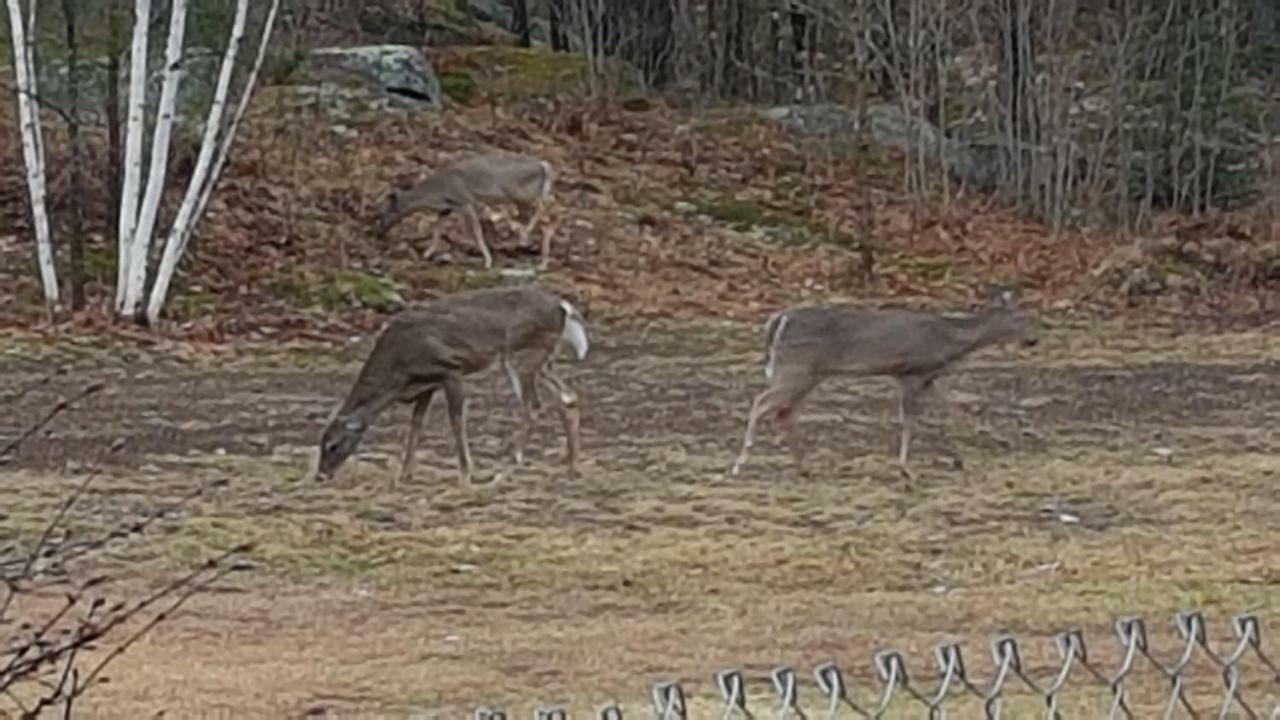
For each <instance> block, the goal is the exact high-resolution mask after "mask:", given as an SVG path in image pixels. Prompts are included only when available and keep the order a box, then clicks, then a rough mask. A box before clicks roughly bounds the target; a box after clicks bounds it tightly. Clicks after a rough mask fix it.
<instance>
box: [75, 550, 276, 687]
mask: <svg viewBox="0 0 1280 720" xmlns="http://www.w3.org/2000/svg"><path fill="white" fill-rule="evenodd" d="M252 549H253V546H252V545H251V544H248V543H245V544H243V545H237V546H236V547H233V548H231V549H230V550H227V551H226V552H224V553H222V554H221V555H219V556H217V557H214V558H211V559H209V560H207V561H205V563H204V565H202V566H201V567H199V568H197V569H196V570H193V571H191V572H190V573H188V574H187V575H185V576H183V577H181V578H178V579H177V580H174V581H173V582H171V583H169V584H168V585H166V586H165V587H163V588H161V589H160V590H157V591H156V592H155V593H153V594H152V595H151V596H150V597H148V598H146V599H144V600H143V601H142V602H140V603H138V604H137V605H136V606H134V608H133V609H132V610H130V611H129V613H128V616H129V617H133V616H135V615H137V614H139V613H141V612H142V611H143V610H145V609H147V608H148V607H150V606H151V605H154V604H155V603H157V602H159V601H160V600H163V599H164V598H165V597H168V596H170V595H173V594H174V593H177V592H179V591H180V590H181V591H182V592H181V594H179V595H178V597H177V599H176V600H174V602H172V603H171V604H170V605H169V607H168V608H167V609H165V610H162V611H161V612H159V613H157V614H156V615H154V616H152V617H151V619H149V620H148V621H147V622H146V623H145V624H143V626H142V627H140V628H138V629H137V630H136V631H134V633H133V634H132V635H130V636H129V637H128V638H127V639H125V640H124V642H121V643H120V644H119V645H117V646H116V647H114V648H112V649H111V652H109V653H107V656H106V657H104V658H103V659H102V660H101V661H99V662H98V664H97V665H96V666H94V668H93V670H92V671H91V672H90V673H89V674H88V675H87V676H85V679H84V682H83V683H81V684H80V687H79V688H77V689H76V695H77V696H78V695H83V694H84V693H85V691H87V690H88V689H89V688H91V687H92V686H93V684H94V683H95V682H96V681H97V678H98V676H99V675H100V674H101V673H102V671H103V670H104V669H106V667H107V665H108V664H109V663H111V661H113V660H115V659H116V658H118V657H120V656H121V655H123V654H124V653H125V651H126V650H128V649H129V648H130V647H132V646H133V644H134V643H136V642H137V641H138V640H140V639H142V637H143V636H144V635H146V634H147V633H148V632H150V631H151V629H152V628H154V627H155V626H156V625H158V624H160V623H161V622H163V621H164V620H165V619H166V618H167V617H168V616H169V615H170V614H171V613H173V612H174V611H175V610H177V609H178V608H180V607H182V606H183V605H184V604H186V602H187V600H190V599H191V597H192V596H193V595H195V594H196V593H198V592H200V591H202V590H204V589H205V588H207V587H209V586H210V585H212V584H213V583H215V582H217V581H218V580H221V579H222V578H224V577H226V576H227V575H229V574H231V573H233V572H238V571H241V570H245V569H247V567H248V566H246V565H244V564H242V563H233V564H231V565H227V566H223V563H224V562H226V561H227V560H229V559H231V558H232V557H235V556H237V555H243V554H245V553H247V552H249V551H250V550H252ZM211 570H213V571H215V572H214V573H213V574H212V575H211V576H210V577H207V578H205V579H204V580H200V581H197V578H199V577H200V575H202V574H204V573H206V572H209V571H211ZM120 622H123V617H121V619H120V620H119V621H116V622H112V623H110V624H109V625H108V626H107V627H106V628H105V629H106V630H109V629H110V628H112V627H114V626H115V625H118V624H119V623H120ZM104 632H105V630H104Z"/></svg>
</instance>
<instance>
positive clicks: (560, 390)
mask: <svg viewBox="0 0 1280 720" xmlns="http://www.w3.org/2000/svg"><path fill="white" fill-rule="evenodd" d="M562 342H564V343H567V344H569V345H570V346H572V348H573V350H574V352H575V354H576V355H577V357H578V359H579V360H581V359H583V358H585V357H586V355H587V350H588V347H589V342H588V339H587V326H586V321H585V320H584V319H583V317H582V315H581V314H580V313H579V312H578V310H577V309H576V308H575V307H573V305H571V304H569V303H568V302H567V301H565V300H561V299H560V298H559V297H557V296H556V295H554V294H553V293H551V292H550V291H548V290H546V289H544V288H542V287H540V286H538V285H523V286H516V287H505V288H493V289H486V290H473V291H470V292H463V293H457V294H454V295H448V296H445V297H443V298H440V299H438V300H435V301H433V302H431V303H429V304H427V305H425V306H422V307H420V308H415V309H409V310H404V311H402V312H400V313H398V314H397V315H395V316H394V317H392V318H391V320H390V321H389V322H388V323H387V326H386V328H385V329H384V330H383V331H382V333H381V335H379V337H378V339H377V341H376V342H375V344H374V346H373V350H372V351H371V352H370V354H369V357H368V358H367V359H366V360H365V363H364V367H362V368H361V369H360V374H359V375H358V376H357V377H356V380H355V383H354V385H353V386H352V388H351V391H350V392H349V393H348V394H347V398H346V400H345V401H344V402H343V403H342V406H341V407H339V408H338V410H337V412H336V414H335V415H334V417H333V419H332V420H331V421H330V422H329V425H328V427H326V428H325V430H324V434H323V435H322V437H321V439H320V460H319V464H318V466H317V470H316V479H317V480H325V479H328V478H331V477H332V476H333V473H334V472H335V471H336V470H337V469H338V467H339V466H341V465H342V463H343V462H345V461H346V459H347V458H348V457H349V456H350V455H351V454H352V453H353V452H355V449H356V446H357V445H358V444H359V442H360V438H361V437H362V436H363V435H364V432H365V430H366V429H368V427H369V425H370V423H372V422H373V420H374V418H375V417H376V416H377V415H378V413H380V412H382V410H383V409H385V408H386V407H387V406H389V405H391V404H392V403H395V402H401V403H406V404H407V403H412V404H413V415H412V417H411V419H410V421H409V434H408V437H407V439H406V440H405V448H404V462H403V464H402V465H401V469H400V477H399V482H406V481H408V480H409V478H410V477H411V475H412V473H413V465H414V453H415V451H416V450H417V444H418V436H419V434H420V433H421V431H422V421H423V417H424V416H425V415H426V412H427V408H428V407H429V406H430V404H431V399H432V398H433V397H434V396H435V394H436V393H437V392H442V393H443V394H444V398H445V403H446V404H447V406H448V414H449V425H450V428H451V429H452V432H453V439H454V444H455V445H456V447H457V453H458V469H459V473H460V475H461V478H462V481H463V482H468V481H469V480H470V479H471V471H472V462H471V451H470V449H469V446H468V443H467V426H466V397H465V394H464V391H463V382H462V381H463V378H464V377H465V376H468V375H472V374H475V373H478V372H481V371H483V370H485V369H487V368H489V367H491V366H493V364H494V363H495V362H496V363H498V364H499V365H501V366H502V368H503V369H504V370H505V371H506V373H507V376H508V377H509V378H510V380H511V385H512V387H513V388H514V389H515V394H516V400H517V404H518V410H519V413H520V423H519V425H518V427H517V430H516V433H515V437H514V439H513V443H512V444H513V449H514V451H515V459H516V462H517V464H522V463H523V462H524V448H525V443H526V442H527V440H528V436H529V430H530V428H531V426H532V424H533V413H532V410H533V409H535V408H537V407H539V406H540V405H539V401H538V395H537V385H538V383H541V384H543V385H544V386H545V387H547V388H548V389H549V390H550V391H551V392H552V394H553V395H554V396H555V398H556V401H557V405H556V410H557V412H558V414H559V415H560V419H561V422H562V424H563V426H564V432H565V435H566V443H567V449H566V460H567V462H568V465H569V472H570V474H574V473H575V471H576V463H577V458H578V430H579V412H578V405H577V403H578V396H577V394H576V393H575V392H574V391H573V390H572V389H571V388H570V387H569V386H568V385H567V384H566V383H565V382H564V381H563V380H561V379H560V378H559V377H558V376H557V375H556V374H555V373H554V372H553V371H552V369H551V363H552V360H553V357H554V355H555V352H556V350H557V349H559V347H560V344H561V343H562ZM393 485H394V483H393Z"/></svg>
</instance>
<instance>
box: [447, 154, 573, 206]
mask: <svg viewBox="0 0 1280 720" xmlns="http://www.w3.org/2000/svg"><path fill="white" fill-rule="evenodd" d="M448 170H449V172H450V175H451V177H453V178H455V179H456V185H457V186H458V187H460V188H462V189H463V191H464V192H466V193H468V194H469V195H470V196H472V197H474V198H476V199H478V200H484V201H495V200H514V201H516V202H524V203H527V202H532V201H533V200H535V199H537V198H539V197H545V196H546V195H547V194H548V193H549V192H550V184H551V172H550V165H548V164H547V163H545V162H544V161H542V160H539V159H537V158H534V157H530V156H528V155H520V154H516V153H505V152H501V153H487V154H484V155H477V156H474V157H470V158H466V159H464V160H461V161H459V162H457V163H455V164H454V165H452V166H450V167H449V168H448Z"/></svg>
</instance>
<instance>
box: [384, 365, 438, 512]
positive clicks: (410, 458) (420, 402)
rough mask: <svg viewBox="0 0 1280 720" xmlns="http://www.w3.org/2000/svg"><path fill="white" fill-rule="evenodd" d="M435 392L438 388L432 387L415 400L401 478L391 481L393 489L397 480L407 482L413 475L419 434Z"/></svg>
mask: <svg viewBox="0 0 1280 720" xmlns="http://www.w3.org/2000/svg"><path fill="white" fill-rule="evenodd" d="M435 393H436V389H435V388H431V389H430V390H427V391H426V392H424V393H422V394H421V395H419V396H418V397H417V398H416V399H415V400H414V402H413V416H412V417H411V418H410V419H409V437H408V438H406V439H405V442H404V462H402V463H400V478H399V480H395V481H392V483H391V488H392V489H393V490H394V489H395V487H396V483H397V482H400V483H407V482H409V478H410V477H412V476H413V463H414V455H415V453H416V452H417V450H418V436H419V435H420V434H421V433H422V419H423V418H424V417H425V416H426V414H427V408H429V407H431V397H432V396H433V395H435Z"/></svg>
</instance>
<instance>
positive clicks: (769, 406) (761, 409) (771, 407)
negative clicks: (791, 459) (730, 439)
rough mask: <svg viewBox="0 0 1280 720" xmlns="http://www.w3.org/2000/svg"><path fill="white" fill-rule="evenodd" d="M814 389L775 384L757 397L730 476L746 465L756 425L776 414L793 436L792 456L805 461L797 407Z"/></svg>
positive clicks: (806, 386)
mask: <svg viewBox="0 0 1280 720" xmlns="http://www.w3.org/2000/svg"><path fill="white" fill-rule="evenodd" d="M812 388H813V385H812V384H806V385H792V384H790V383H777V382H775V383H774V384H773V385H771V386H770V387H768V388H766V389H765V390H764V391H763V392H761V393H760V394H759V395H757V396H756V399H755V400H754V401H753V402H752V403H751V411H750V412H749V413H748V414H747V432H746V433H745V434H744V435H743V437H742V450H741V451H739V452H738V457H737V459H736V460H734V461H733V468H732V469H730V470H729V474H730V475H737V474H738V471H739V470H741V469H742V466H743V465H745V464H746V462H747V457H748V456H749V455H750V454H751V447H752V446H753V445H755V441H756V424H757V423H759V422H760V420H761V419H762V418H764V417H766V416H768V415H769V414H770V413H775V414H776V415H777V417H778V418H779V419H781V421H782V422H783V424H784V427H785V428H786V430H787V432H788V433H789V434H790V435H792V442H791V443H790V445H791V451H792V455H793V456H796V457H797V458H798V459H800V460H803V450H801V449H799V448H800V445H799V443H798V442H797V439H796V438H795V437H794V435H795V426H794V422H795V418H794V411H795V405H797V404H798V403H797V401H798V400H799V399H803V398H804V396H805V395H807V394H808V393H809V391H810V390H811V389H812Z"/></svg>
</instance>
